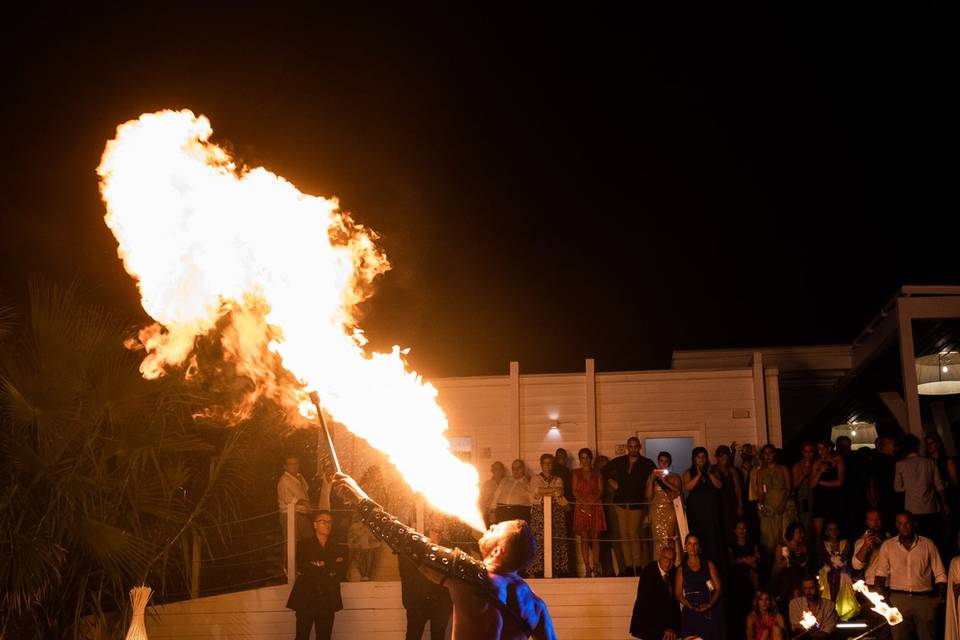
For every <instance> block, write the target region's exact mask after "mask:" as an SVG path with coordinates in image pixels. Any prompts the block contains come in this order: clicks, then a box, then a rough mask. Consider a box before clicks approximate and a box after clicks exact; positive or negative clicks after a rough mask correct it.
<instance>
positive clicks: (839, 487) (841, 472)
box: [810, 440, 846, 548]
mask: <svg viewBox="0 0 960 640" xmlns="http://www.w3.org/2000/svg"><path fill="white" fill-rule="evenodd" d="M817 455H818V456H819V458H818V460H817V461H816V463H815V464H814V465H813V474H812V475H811V477H810V486H811V487H813V509H812V514H811V515H812V516H813V535H814V548H819V544H820V540H821V539H822V535H823V526H824V525H825V524H826V523H827V521H828V520H840V518H841V516H842V515H843V480H844V477H845V475H846V469H845V468H844V464H843V456H841V455H840V454H838V453H837V452H836V451H834V450H833V443H832V442H830V441H829V440H824V441H823V442H820V443H818V444H817Z"/></svg>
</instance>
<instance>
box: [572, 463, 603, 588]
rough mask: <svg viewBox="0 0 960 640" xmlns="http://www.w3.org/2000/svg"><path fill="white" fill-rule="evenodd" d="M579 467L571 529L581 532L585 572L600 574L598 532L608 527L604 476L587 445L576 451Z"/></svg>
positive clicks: (574, 485)
mask: <svg viewBox="0 0 960 640" xmlns="http://www.w3.org/2000/svg"><path fill="white" fill-rule="evenodd" d="M577 457H578V458H579V459H580V468H579V469H575V470H574V472H573V496H574V497H575V498H576V502H575V503H574V506H573V533H574V534H575V535H578V536H580V553H581V554H583V566H584V572H585V576H586V577H587V578H589V577H590V576H599V575H600V573H601V570H600V534H601V533H602V532H604V531H606V530H607V519H606V517H605V516H604V513H603V504H602V501H603V500H602V499H603V479H602V478H601V477H600V472H599V471H598V470H596V469H594V468H593V451H591V450H590V449H587V448H583V449H580V451H579V452H577Z"/></svg>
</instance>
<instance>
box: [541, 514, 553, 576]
mask: <svg viewBox="0 0 960 640" xmlns="http://www.w3.org/2000/svg"><path fill="white" fill-rule="evenodd" d="M543 577H544V578H552V577H553V496H549V495H546V496H543Z"/></svg>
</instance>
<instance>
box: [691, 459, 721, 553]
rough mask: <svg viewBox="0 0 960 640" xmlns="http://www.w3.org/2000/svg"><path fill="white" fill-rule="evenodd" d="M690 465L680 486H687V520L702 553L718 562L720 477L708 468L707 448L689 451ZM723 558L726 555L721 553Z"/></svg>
mask: <svg viewBox="0 0 960 640" xmlns="http://www.w3.org/2000/svg"><path fill="white" fill-rule="evenodd" d="M691 458H692V463H693V466H691V467H690V469H688V470H687V471H684V472H683V487H684V489H686V490H687V524H688V525H689V527H690V532H691V533H693V534H696V536H697V538H698V542H699V545H700V547H701V548H702V550H703V554H704V555H705V556H706V557H707V558H708V559H710V560H713V561H714V562H720V561H721V556H720V549H721V548H722V547H721V541H722V539H723V537H722V533H721V524H720V487H721V486H723V483H722V482H721V480H720V478H719V477H718V476H717V474H716V473H714V472H713V471H712V470H711V469H710V460H709V458H708V457H707V450H706V449H704V448H703V447H697V448H696V449H694V450H693V452H692V453H691ZM722 559H723V560H725V559H726V554H724V556H723V558H722Z"/></svg>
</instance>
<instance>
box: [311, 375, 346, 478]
mask: <svg viewBox="0 0 960 640" xmlns="http://www.w3.org/2000/svg"><path fill="white" fill-rule="evenodd" d="M310 401H311V402H313V406H314V408H315V409H316V410H317V418H318V419H319V420H320V429H319V431H318V433H317V471H319V470H320V457H321V456H320V452H321V451H323V445H326V448H327V451H329V452H330V464H332V465H333V469H334V471H336V472H337V473H342V472H341V470H340V460H338V459H337V450H336V449H334V448H333V437H332V436H331V435H330V429H328V428H327V421H326V420H325V419H324V417H323V410H322V409H321V408H320V396H319V395H318V394H317V392H316V391H311V392H310Z"/></svg>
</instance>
